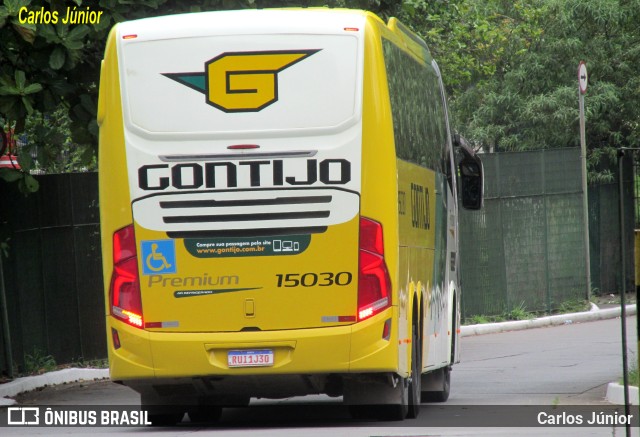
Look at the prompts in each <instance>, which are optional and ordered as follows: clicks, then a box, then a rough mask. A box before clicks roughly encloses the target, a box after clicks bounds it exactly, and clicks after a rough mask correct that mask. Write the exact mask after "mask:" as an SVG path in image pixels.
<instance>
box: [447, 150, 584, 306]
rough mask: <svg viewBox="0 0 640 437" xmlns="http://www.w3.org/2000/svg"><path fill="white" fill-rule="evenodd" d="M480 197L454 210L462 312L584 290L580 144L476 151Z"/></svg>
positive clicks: (574, 295) (578, 295) (547, 301)
mask: <svg viewBox="0 0 640 437" xmlns="http://www.w3.org/2000/svg"><path fill="white" fill-rule="evenodd" d="M482 161H483V165H484V171H485V203H484V208H483V209H482V210H481V211H466V210H462V211H461V214H460V255H461V272H462V273H461V274H462V278H461V280H462V288H463V298H462V308H463V312H464V316H465V317H469V316H471V315H475V314H484V315H498V314H503V313H505V312H509V311H511V310H513V309H516V308H522V309H525V310H526V311H549V310H552V309H556V308H558V307H559V305H560V304H561V303H562V302H564V301H567V300H572V299H584V298H586V297H587V293H588V290H587V281H586V263H585V245H584V229H583V226H584V220H583V203H582V202H583V195H582V189H581V185H580V181H581V179H580V178H581V176H580V150H579V149H552V150H544V151H535V152H516V153H513V152H512V153H495V154H483V155H482Z"/></svg>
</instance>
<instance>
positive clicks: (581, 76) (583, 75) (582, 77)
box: [578, 61, 589, 94]
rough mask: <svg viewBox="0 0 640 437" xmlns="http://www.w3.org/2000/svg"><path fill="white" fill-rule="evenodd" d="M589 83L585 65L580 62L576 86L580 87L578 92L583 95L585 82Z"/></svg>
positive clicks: (585, 87) (585, 90) (585, 88)
mask: <svg viewBox="0 0 640 437" xmlns="http://www.w3.org/2000/svg"><path fill="white" fill-rule="evenodd" d="M588 81H589V75H588V74H587V64H585V63H584V61H580V65H579V66H578V84H579V86H580V92H581V93H582V94H585V93H586V92H587V82H588Z"/></svg>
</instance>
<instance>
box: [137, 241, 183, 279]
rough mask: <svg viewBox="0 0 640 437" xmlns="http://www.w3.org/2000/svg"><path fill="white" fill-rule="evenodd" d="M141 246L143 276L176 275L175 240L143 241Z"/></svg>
mask: <svg viewBox="0 0 640 437" xmlns="http://www.w3.org/2000/svg"><path fill="white" fill-rule="evenodd" d="M140 245H141V249H142V274H143V275H165V274H170V273H176V245H175V242H174V241H173V240H149V241H141V242H140Z"/></svg>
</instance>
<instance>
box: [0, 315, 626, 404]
mask: <svg viewBox="0 0 640 437" xmlns="http://www.w3.org/2000/svg"><path fill="white" fill-rule="evenodd" d="M626 310H627V315H628V316H633V315H636V311H637V307H636V305H635V304H633V305H627V307H626ZM616 317H620V308H619V307H618V308H608V309H599V308H598V307H597V306H595V305H592V307H591V311H587V312H583V313H570V314H559V315H556V316H549V317H540V318H538V319H532V320H517V321H512V322H500V323H486V324H481V325H467V326H463V327H462V329H461V333H460V335H461V336H463V337H467V336H472V335H485V334H495V333H499V332H507V331H518V330H522V329H532V328H542V327H546V326H557V325H568V324H573V323H583V322H592V321H595V320H604V319H613V318H616ZM107 378H109V370H108V369H75V368H72V369H63V370H58V371H55V372H48V373H45V374H43V375H37V376H26V377H23V378H17V379H15V380H14V381H11V382H8V383H6V384H2V385H0V407H3V406H10V405H15V403H16V401H15V400H13V399H10V398H11V397H13V396H16V395H18V394H20V393H24V392H27V391H31V390H36V389H38V388H41V387H46V386H49V385H57V384H65V383H70V382H75V381H93V380H98V379H107ZM610 385H614V386H616V385H618V384H615V383H612V384H610ZM609 391H610V392H611V397H609V394H608V395H607V400H608V401H609V402H611V403H622V402H618V401H619V399H618V398H621V396H622V395H618V394H619V393H622V391H621V390H620V389H618V388H616V387H613V388H612V389H610V390H609ZM609 391H608V393H609ZM631 391H632V392H633V390H631ZM637 398H638V389H637V388H635V399H636V400H635V404H636V405H637V403H638V400H637ZM631 399H632V403H633V399H634V398H633V394H631Z"/></svg>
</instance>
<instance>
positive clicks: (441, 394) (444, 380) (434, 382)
mask: <svg viewBox="0 0 640 437" xmlns="http://www.w3.org/2000/svg"><path fill="white" fill-rule="evenodd" d="M424 377H427V378H428V383H426V384H425V380H424ZM422 384H423V389H424V388H425V387H429V388H431V390H429V391H423V392H422V402H445V401H446V400H447V399H449V391H450V389H451V367H450V366H446V367H443V368H441V369H438V370H435V371H433V372H431V373H430V374H426V375H423V380H422ZM434 386H435V387H434Z"/></svg>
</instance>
